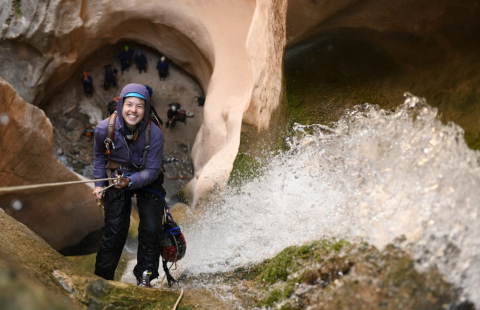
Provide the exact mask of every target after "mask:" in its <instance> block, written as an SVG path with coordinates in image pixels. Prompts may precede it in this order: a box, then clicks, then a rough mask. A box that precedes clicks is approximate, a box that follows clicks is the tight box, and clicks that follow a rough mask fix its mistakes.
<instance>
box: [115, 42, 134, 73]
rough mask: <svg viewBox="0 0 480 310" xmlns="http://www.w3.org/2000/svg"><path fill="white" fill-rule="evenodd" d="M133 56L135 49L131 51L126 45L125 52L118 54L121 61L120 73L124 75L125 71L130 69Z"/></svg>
mask: <svg viewBox="0 0 480 310" xmlns="http://www.w3.org/2000/svg"><path fill="white" fill-rule="evenodd" d="M132 56H133V49H131V48H130V47H129V46H128V45H125V47H124V48H123V51H121V52H120V53H119V54H118V59H119V60H120V71H121V72H122V74H123V71H125V70H127V72H128V68H129V67H130V61H131V60H132Z"/></svg>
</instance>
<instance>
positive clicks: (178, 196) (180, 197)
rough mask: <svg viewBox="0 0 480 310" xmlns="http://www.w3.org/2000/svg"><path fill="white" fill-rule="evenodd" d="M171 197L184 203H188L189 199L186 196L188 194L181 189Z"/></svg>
mask: <svg viewBox="0 0 480 310" xmlns="http://www.w3.org/2000/svg"><path fill="white" fill-rule="evenodd" d="M171 199H172V200H174V201H178V202H181V203H184V204H186V205H189V204H190V199H189V198H188V195H187V194H186V193H185V191H184V190H183V189H182V190H180V191H178V192H177V193H176V194H175V195H173V196H172V198H171Z"/></svg>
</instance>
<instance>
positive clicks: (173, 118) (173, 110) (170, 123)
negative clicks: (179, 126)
mask: <svg viewBox="0 0 480 310" xmlns="http://www.w3.org/2000/svg"><path fill="white" fill-rule="evenodd" d="M178 110H180V105H179V104H178V103H170V104H169V109H168V111H167V123H166V124H165V127H166V128H168V127H172V128H174V127H175V123H176V122H177V115H178Z"/></svg>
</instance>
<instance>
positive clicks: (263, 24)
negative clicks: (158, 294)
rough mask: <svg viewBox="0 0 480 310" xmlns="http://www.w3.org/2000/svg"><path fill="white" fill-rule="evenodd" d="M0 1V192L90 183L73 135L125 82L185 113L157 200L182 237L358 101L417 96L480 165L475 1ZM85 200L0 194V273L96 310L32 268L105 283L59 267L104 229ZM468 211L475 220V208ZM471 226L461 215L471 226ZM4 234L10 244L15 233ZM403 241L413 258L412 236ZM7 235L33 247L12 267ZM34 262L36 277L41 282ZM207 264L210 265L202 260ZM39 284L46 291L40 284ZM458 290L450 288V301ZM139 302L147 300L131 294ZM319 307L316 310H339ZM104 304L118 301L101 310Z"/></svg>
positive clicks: (479, 29)
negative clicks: (127, 55)
mask: <svg viewBox="0 0 480 310" xmlns="http://www.w3.org/2000/svg"><path fill="white" fill-rule="evenodd" d="M0 2H1V4H0V5H1V8H0V24H1V25H2V28H1V30H0V95H1V96H0V97H1V99H0V100H1V103H0V189H1V188H7V187H11V186H22V185H35V184H44V183H60V182H69V181H82V180H83V181H86V180H88V179H92V178H93V176H92V174H91V169H92V167H91V161H92V160H93V142H92V141H91V139H89V138H88V137H86V136H84V135H82V134H83V133H84V130H85V127H86V126H87V125H88V124H90V125H93V126H96V125H97V124H98V123H99V122H100V121H101V120H103V119H105V118H106V117H108V113H107V105H108V103H109V102H110V101H111V100H112V99H113V98H114V97H115V96H118V95H119V94H120V91H121V89H122V88H123V87H124V86H125V85H126V84H128V83H139V84H142V85H149V86H150V87H152V89H153V96H152V104H153V106H154V107H155V109H156V110H157V111H158V112H159V115H160V117H161V118H162V120H163V121H166V114H167V109H168V104H171V103H180V104H181V107H182V109H184V110H186V111H187V112H189V113H191V115H189V116H191V117H187V119H186V122H185V123H180V122H178V123H177V124H176V126H175V128H165V129H163V131H164V135H165V149H164V166H165V169H166V172H165V188H166V190H167V200H168V201H169V202H171V203H172V204H175V203H177V202H181V205H182V206H181V207H182V208H185V209H186V210H187V211H185V213H186V214H187V215H186V217H189V218H188V220H187V222H188V223H190V225H192V226H195V224H191V222H192V221H193V222H195V219H196V218H197V216H200V215H199V214H202V212H204V211H203V210H209V209H211V208H214V207H215V206H217V205H219V204H222V203H224V201H228V200H229V198H228V197H230V196H228V197H227V198H225V197H224V196H223V195H225V194H224V193H225V192H228V193H229V194H228V195H230V193H231V192H232V191H233V192H235V191H237V192H242V191H243V190H244V188H243V187H242V185H243V184H246V182H249V181H251V180H252V179H255V178H257V177H258V176H262V175H264V174H267V175H268V173H267V172H259V171H260V170H261V167H263V166H267V164H266V163H265V162H269V161H274V160H273V159H272V158H275V156H278V154H279V153H282V152H285V153H286V154H287V153H288V151H287V150H288V149H289V148H292V146H291V143H290V144H289V141H291V139H292V137H297V136H298V133H296V132H294V130H293V129H292V128H298V127H295V126H297V125H298V124H302V125H307V126H308V125H312V124H320V125H321V126H330V127H331V128H334V125H332V124H336V123H337V122H339V120H341V119H343V117H347V116H345V115H348V114H349V113H350V112H351V111H352V109H355V108H356V107H358V106H359V105H362V104H364V103H369V104H372V105H375V106H376V107H377V108H379V109H382V111H384V110H385V111H389V112H385V113H386V114H389V113H393V112H391V111H394V110H395V109H396V108H397V107H398V106H399V104H400V103H401V102H402V101H403V96H404V93H406V92H409V93H412V94H414V95H416V96H419V97H424V98H425V99H426V101H427V102H428V104H429V105H430V106H432V107H433V108H434V109H436V110H435V111H438V120H439V122H440V123H441V124H453V123H454V124H456V125H458V126H459V127H460V128H461V129H462V130H463V132H462V135H463V136H462V139H464V141H465V142H464V144H465V145H466V148H467V149H469V151H471V152H475V154H477V155H475V156H477V158H480V156H478V153H477V152H478V150H480V122H478V119H479V117H480V109H479V107H480V90H479V88H478V85H480V62H479V61H478V58H479V56H478V55H480V40H479V38H480V18H479V17H480V3H479V2H478V1H475V0H461V1H453V0H440V1H430V0H422V1H415V0H401V1H396V2H391V1H382V0H339V1H328V0H162V1H151V0H135V1H124V0H120V1H109V0H102V1H87V0H82V1H71V0H70V1H69V0H58V1H51V0H46V1H34V0H0ZM126 45H127V46H129V47H130V48H133V49H134V50H135V51H137V50H141V51H142V53H143V54H144V55H146V56H147V59H148V69H147V72H144V73H139V72H138V70H137V68H136V66H135V64H131V66H130V68H129V70H128V71H125V72H120V62H119V60H118V58H117V55H118V53H119V52H120V51H121V50H122V49H124V47H125V46H126ZM161 57H166V59H167V60H168V61H169V63H170V73H169V76H168V77H167V79H166V80H165V81H161V80H160V79H159V76H158V71H157V70H156V64H157V61H159V59H160V58H161ZM106 65H112V66H114V67H115V68H117V69H118V74H117V83H118V87H114V86H111V85H110V87H104V72H105V66H106ZM83 71H87V72H88V74H89V75H91V76H92V77H93V81H94V91H93V95H92V96H86V95H85V94H84V92H83V89H82V85H81V83H80V80H81V77H82V72H83ZM201 96H205V98H206V99H205V103H204V105H202V106H200V105H199V104H197V103H198V102H197V99H198V97H201ZM380 114H381V113H380ZM352 115H353V114H352ZM415 115H416V114H415ZM335 126H336V125H335ZM385 126H387V125H385ZM445 126H448V125H445ZM334 131H335V130H332V132H334ZM432 131H434V130H432ZM307 132H308V130H307ZM345 135H347V134H345ZM312 136H314V134H312ZM309 139H311V137H310V138H309ZM327 140H328V139H325V141H327ZM322 141H324V140H322ZM329 141H330V140H329ZM310 142H311V140H308V139H306V142H304V144H305V145H310V144H309V143H310ZM347 144H348V143H345V145H347ZM378 145H381V143H378ZM379 147H380V146H379ZM391 148H393V146H392V147H391ZM366 153H368V152H367V151H366ZM372 153H374V151H372ZM372 156H373V155H372ZM472 156H473V157H474V155H472ZM367 157H368V156H367ZM473 157H472V158H473ZM338 158H342V156H338ZM477 160H478V159H477ZM472 161H473V160H472ZM469 163H470V162H469ZM471 164H472V165H478V162H476V163H471ZM259 167H260V168H259ZM475 167H476V166H475ZM475 171H477V170H475ZM252 174H253V176H252ZM279 175H280V174H279ZM352 175H355V173H352ZM295 178H296V176H295ZM295 178H293V179H292V180H291V181H292V183H294V180H295ZM472 178H474V177H472ZM476 178H477V176H476V175H475V178H474V179H475V182H476V180H477V179H476ZM236 182H237V183H236ZM286 182H287V183H289V182H290V180H286ZM472 182H473V181H472ZM359 183H360V182H359ZM235 184H237V185H236V186H237V188H236V189H234V190H232V187H235ZM239 184H240V185H239ZM238 187H239V188H240V189H238ZM258 188H261V187H260V186H258ZM282 189H283V187H282ZM92 190H93V183H84V184H76V185H70V186H59V187H49V188H38V189H27V190H22V191H18V192H6V193H3V192H1V191H0V208H1V209H2V210H3V211H4V212H1V211H2V210H0V216H1V220H0V223H2V224H3V225H2V226H3V227H0V232H1V239H3V240H2V241H0V267H3V268H6V269H11V270H14V271H15V272H17V273H19V274H21V275H22V274H26V276H25V278H26V279H30V280H32V279H33V282H35V283H37V284H38V283H40V285H41V286H44V287H47V290H48V291H49V293H48V294H50V293H52V294H53V295H52V296H55V295H63V296H67V295H68V296H69V298H70V300H72V305H74V306H75V307H78V308H80V309H83V308H87V307H89V309H90V306H91V305H93V304H94V303H93V302H91V300H89V299H88V297H85V295H82V297H72V296H74V295H75V293H72V292H71V291H70V292H68V294H67V293H65V290H64V289H65V285H64V284H62V286H63V289H62V286H59V284H58V283H57V284H51V283H53V282H55V281H57V280H58V279H59V276H58V274H55V272H53V273H52V271H53V270H50V269H49V268H46V267H45V266H44V265H43V264H48V263H42V262H43V261H44V260H45V259H48V260H51V262H55V263H54V264H55V265H56V266H61V267H58V268H56V269H55V270H57V269H62V270H63V271H64V272H65V273H67V275H62V276H60V278H62V279H64V278H70V280H71V281H73V283H76V285H78V288H77V291H78V290H81V289H85V290H89V291H88V292H89V294H90V293H91V290H92V289H93V290H95V289H98V290H103V291H107V290H110V289H111V286H109V285H114V284H108V285H107V284H101V283H103V282H95V283H96V284H95V285H96V286H95V287H93V286H92V285H91V284H88V283H92V281H97V280H96V279H97V278H94V276H93V274H92V275H88V276H85V275H84V274H82V272H81V271H79V270H78V269H77V267H76V266H74V265H73V264H70V262H67V261H66V260H65V259H64V256H63V255H61V254H58V253H56V252H60V253H62V254H64V255H67V254H72V253H73V254H75V255H86V254H92V253H95V252H96V250H97V248H98V244H99V242H100V239H101V237H102V232H103V226H104V219H103V214H102V209H101V208H99V206H97V203H96V200H95V197H94V196H93V195H92ZM245 190H246V189H245ZM237 192H236V193H237ZM299 192H300V191H299ZM237 194H238V193H237ZM246 195H250V194H246ZM269 195H270V193H269V192H268V190H265V189H264V191H263V192H262V193H258V197H265V201H260V200H262V199H263V198H259V199H258V200H256V201H255V203H258V204H264V203H265V204H268V201H269V200H271V199H272V197H271V196H269ZM318 195H319V196H321V193H319V194H318ZM253 196H255V195H252V197H253ZM255 197H257V196H255ZM252 199H253V198H252ZM472 199H473V198H472ZM233 200H234V199H233ZM239 201H243V200H241V199H239ZM247 201H248V200H247ZM478 203H479V202H474V203H472V205H473V207H472V208H473V209H475V210H480V206H479V205H478ZM224 205H225V204H224ZM457 205H458V204H457ZM469 206H470V205H469ZM292 208H295V206H292ZM174 209H175V208H174ZM475 212H476V211H472V212H471V213H469V214H475V216H474V217H473V221H477V222H478V219H477V217H476V213H475ZM219 221H220V220H219ZM272 222H275V221H272ZM427 222H428V221H427ZM23 225H24V226H23ZM425 225H427V224H425ZM233 226H235V225H233ZM366 226H368V225H366ZM7 228H8V229H7ZM477 230H478V229H477ZM13 231H15V232H16V233H15V234H16V235H17V237H13V236H11V235H10V234H13ZM31 231H33V233H31ZM469 234H473V232H469ZM341 235H342V236H344V235H345V234H344V233H343V232H342V234H341ZM347 235H348V234H347ZM405 235H406V236H407V237H406V238H407V240H408V241H409V242H410V241H411V242H412V244H413V243H414V239H415V237H414V236H413V233H412V234H411V235H412V236H411V235H409V234H408V233H405ZM10 236H11V238H12V240H19V239H18V238H19V237H18V236H24V237H23V238H31V241H29V243H26V244H23V245H21V246H19V248H18V253H20V252H22V251H25V254H24V255H25V257H26V258H22V259H19V258H18V257H17V256H22V254H15V253H16V251H17V249H16V248H15V246H13V245H12V244H10V243H9V241H8V240H9V238H10ZM395 237H398V236H395ZM418 238H420V237H418ZM367 239H368V238H367ZM392 239H394V238H392ZM420 239H421V238H420ZM29 240H30V239H29ZM43 240H44V241H43ZM187 240H188V238H187ZM255 240H257V239H255ZM422 240H423V239H422ZM303 241H304V240H299V241H298V242H293V241H292V242H291V244H288V246H290V245H298V244H301V243H302V242H303ZM2 245H4V246H2ZM375 245H377V244H375ZM382 245H384V244H382ZM476 245H478V244H475V246H476ZM282 246H283V245H282ZM50 247H51V248H50ZM234 247H235V246H231V248H234ZM192 248H194V247H192ZM284 248H287V245H285V246H284ZM34 249H38V251H43V252H45V253H50V252H49V251H50V250H51V251H52V252H51V253H50V254H48V258H45V257H37V256H36V255H35V254H28V253H30V252H29V251H34ZM280 250H281V249H279V250H275V251H274V252H275V253H273V252H272V253H270V252H269V253H270V255H271V256H273V255H276V254H278V253H279V252H280ZM272 251H273V250H272ZM475 251H476V252H477V253H478V251H479V248H475ZM260 252H261V251H260ZM22 253H23V252H22ZM32 253H33V252H32ZM187 253H188V251H187ZM57 254H58V256H56V255H57ZM45 255H47V254H45ZM187 255H188V254H187ZM191 255H195V254H194V253H192V254H191ZM476 255H477V254H476ZM413 256H414V255H413ZM477 256H478V255H477ZM28 257H30V258H28ZM232 257H233V258H231V260H232V261H234V260H235V259H234V258H235V257H237V256H235V255H232ZM263 258H265V259H266V258H267V257H262V259H263ZM225 260H226V261H227V263H226V265H229V263H228V262H229V259H225ZM27 261H28V262H27ZM248 263H251V261H248ZM255 263H256V262H255ZM35 264H40V265H41V267H40V268H39V269H35V268H34V267H32V266H34V265H35ZM209 264H210V265H211V264H214V263H212V262H209V261H208V260H207V261H205V265H209ZM412 264H413V263H412ZM239 265H242V264H241V263H239ZM477 265H478V263H477V264H471V265H469V266H473V267H471V268H473V269H471V270H470V269H469V272H470V271H471V272H472V273H475V272H478V270H480V269H479V267H478V266H477ZM232 266H233V267H232V268H236V267H239V266H237V265H235V264H232ZM242 266H243V265H242ZM191 268H192V269H194V267H191ZM466 268H467V267H466ZM222 271H223V270H222ZM2 272H3V271H2V269H0V280H1V279H2ZM212 273H214V272H212ZM45 274H47V275H46V276H45ZM200 274H201V272H200ZM3 277H10V276H5V275H3ZM22 277H23V276H21V278H22ZM42 277H46V278H48V279H49V280H48V279H47V280H38V279H40V278H42ZM459 277H460V276H459ZM453 278H455V277H453ZM9 279H10V278H9ZM455 279H456V278H455ZM455 279H453V280H452V279H450V278H449V279H447V280H448V281H450V282H449V283H452V282H454V283H455V285H456V286H455V289H459V290H458V292H460V291H461V289H460V288H459V287H458V286H459V284H458V283H457V282H455V281H456V280H455ZM30 280H29V281H30ZM58 281H60V280H58ZM58 281H57V282H58ZM98 281H100V280H98ZM442 281H443V280H442ZM448 281H447V282H448ZM468 281H470V282H468ZM468 281H467V282H468V283H467V282H465V283H467V284H465V285H464V286H462V285H460V286H462V288H463V289H464V290H463V293H457V291H455V290H454V289H452V291H455V294H457V295H455V294H453V293H452V295H449V296H450V297H451V300H448V301H445V302H444V303H445V304H446V303H449V302H451V305H453V304H456V305H463V306H465V305H467V307H466V308H461V306H459V307H458V308H451V309H459V310H460V309H475V308H474V307H475V306H474V304H472V303H471V302H470V301H472V302H474V303H475V305H478V302H480V294H478V292H476V293H475V292H474V287H475V283H476V284H479V285H480V283H478V282H475V281H480V278H479V277H478V275H477V276H476V277H474V278H469V280H468ZM122 282H128V281H122ZM55 283H56V282H55ZM105 283H106V282H105ZM439 283H440V282H439ZM442 283H443V282H442ZM89 285H90V286H89ZM102 285H103V286H102ZM115 285H117V284H115ZM118 285H119V286H118V287H115V288H116V289H118V290H123V289H125V290H126V291H128V290H127V287H126V286H122V285H126V284H122V283H120V284H118ZM442 285H443V284H442ZM67 286H68V285H67ZM74 286H75V285H74ZM87 286H88V289H87V288H86V287H87ZM107 286H108V288H107ZM439 286H440V284H439ZM439 286H436V287H439ZM92 287H93V288H92ZM477 287H478V286H477ZM245 290H246V289H245ZM67 291H68V290H67ZM92 294H93V295H95V293H92ZM125 294H126V295H128V293H125ZM135 294H139V296H141V298H145V300H153V299H154V298H155V297H154V295H153V293H142V291H140V290H139V291H135ZM149 294H150V295H149ZM192 294H195V293H192ZM196 294H197V295H195V296H196V297H194V298H193V299H187V301H186V302H187V304H188V305H193V306H195V305H196V304H198V303H201V302H202V301H201V300H202V298H201V295H202V293H196ZM426 294H427V293H426ZM462 294H463V295H462ZM460 295H461V296H462V297H458V296H460ZM0 296H1V294H0ZM49 296H50V295H49ZM79 296H80V295H79ZM465 296H466V297H465ZM97 297H98V296H97ZM97 297H95V298H97ZM52 298H53V299H55V297H52ZM102 298H103V297H102ZM165 298H167V297H165ZM429 298H430V297H429ZM97 299H98V300H100V297H99V298H97ZM97 299H96V300H97ZM253 299H255V298H253ZM98 300H97V301H96V302H98ZM312 300H313V299H312ZM55 302H56V301H55ZM102 302H103V301H102ZM203 302H204V303H205V305H209V306H208V307H211V309H213V308H218V309H221V308H224V307H232V308H238V309H244V308H250V307H252V308H255V307H259V308H261V306H259V304H256V306H255V307H253V306H251V305H252V304H251V303H248V302H247V303H243V306H239V304H242V303H241V302H240V303H229V304H228V306H225V304H222V303H221V302H218V300H217V299H216V298H211V300H208V301H207V300H203ZM217 302H218V303H217ZM317 302H318V303H317V305H316V306H315V307H313V306H312V307H313V308H311V309H334V307H333V305H332V306H331V308H328V307H325V308H322V307H320V306H318V305H319V301H318V299H317ZM375 302H376V301H375ZM461 302H463V304H462V303H461ZM109 303H111V304H114V303H115V301H111V300H110V301H104V304H102V305H99V306H98V307H97V308H98V309H103V308H102V307H103V306H105V305H108V304H109ZM372 303H373V301H372ZM52 304H54V303H53V302H52ZM378 304H380V302H379V303H378ZM378 304H377V305H376V306H375V307H377V306H378ZM245 305H247V306H245ZM311 305H315V301H311ZM429 305H430V304H429ZM449 305H450V304H449ZM437 306H438V305H437V304H436V305H435V307H437ZM470 306H471V308H468V307H470ZM58 307H59V308H58V309H63V308H62V305H59V306H58ZM92 307H93V306H92ZM125 307H127V308H128V306H125ZM242 307H243V308H242ZM267 307H268V306H267ZM375 307H374V308H372V309H377V308H381V306H378V307H377V308H375ZM435 307H433V308H435ZM452 307H453V306H452ZM477 307H478V306H477ZM47 308H48V306H46V307H45V308H42V309H47ZM93 308H95V307H93ZM93 308H92V309H93ZM97 308H95V309H97ZM300 308H302V307H301V306H299V308H298V309H300ZM340 308H342V307H341V306H339V308H337V309H340ZM345 308H348V307H347V306H345ZM39 309H40V308H39ZM286 309H290V308H286ZM292 309H297V308H292ZM362 309H363V308H362ZM415 309H421V307H417V308H415ZM435 309H443V308H438V307H437V308H435Z"/></svg>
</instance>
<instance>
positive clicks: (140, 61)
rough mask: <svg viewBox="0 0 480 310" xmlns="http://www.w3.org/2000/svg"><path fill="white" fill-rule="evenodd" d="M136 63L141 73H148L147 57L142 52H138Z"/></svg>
mask: <svg viewBox="0 0 480 310" xmlns="http://www.w3.org/2000/svg"><path fill="white" fill-rule="evenodd" d="M135 63H136V64H137V68H138V71H139V72H140V73H142V71H145V73H147V57H145V55H144V54H142V51H141V50H138V51H137V54H136V55H135Z"/></svg>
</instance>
